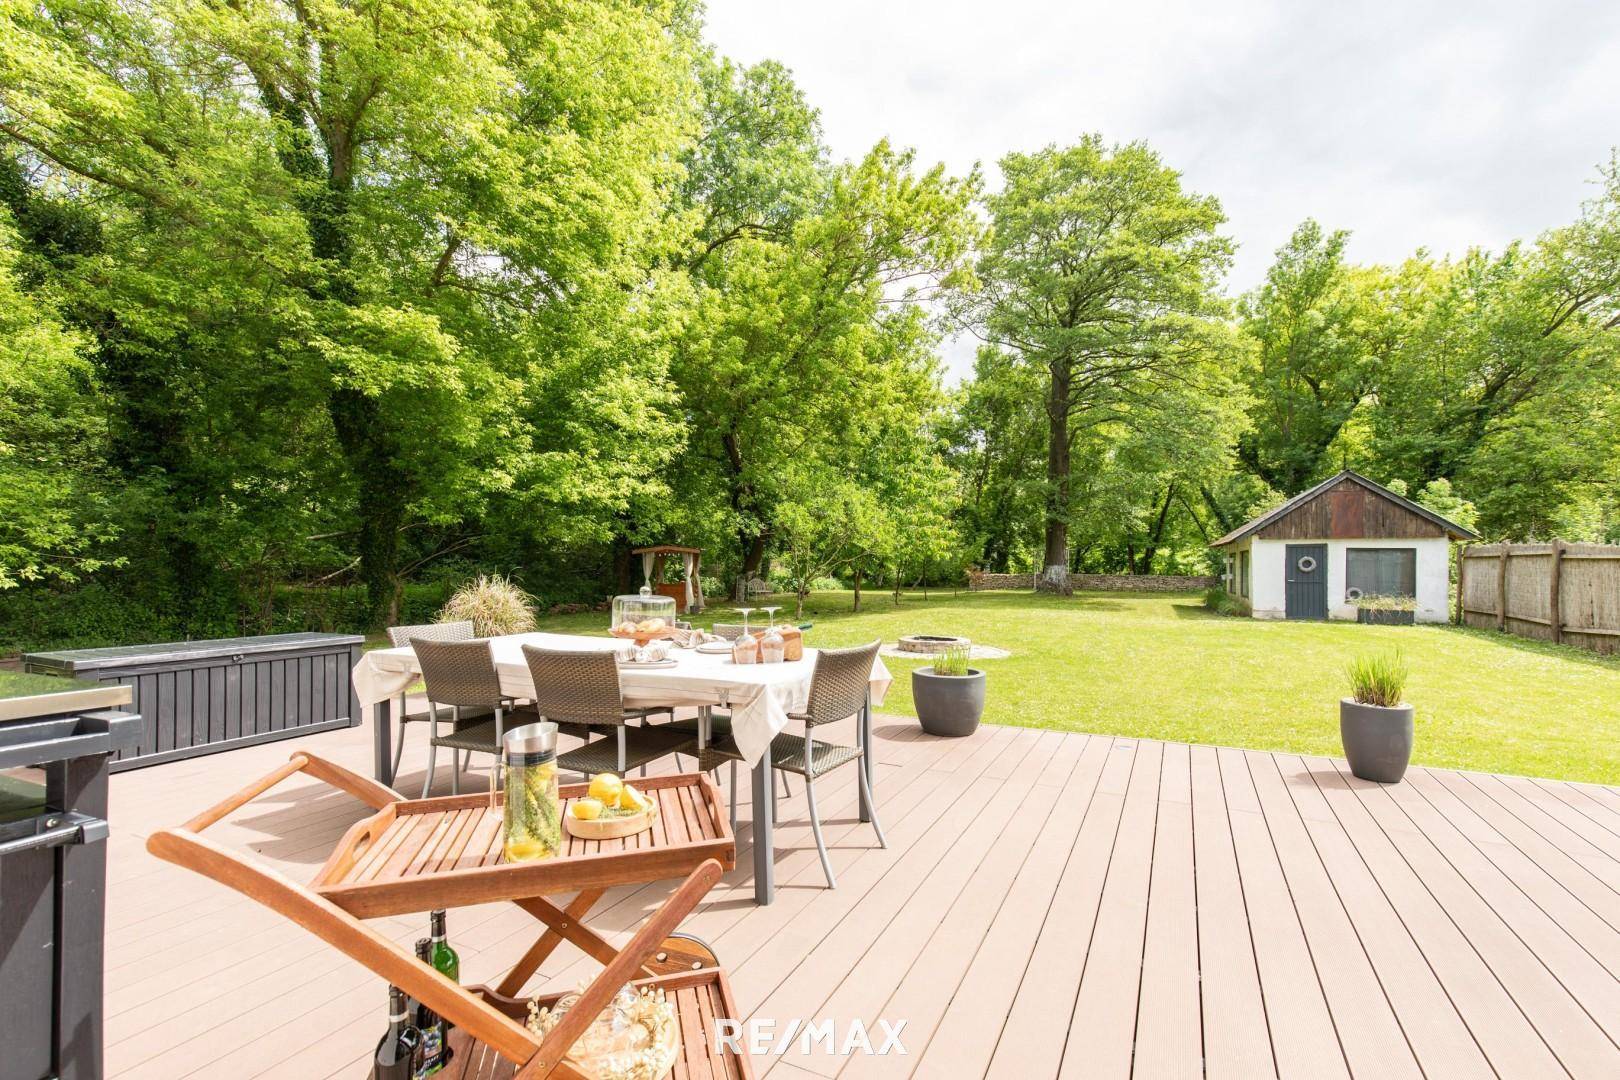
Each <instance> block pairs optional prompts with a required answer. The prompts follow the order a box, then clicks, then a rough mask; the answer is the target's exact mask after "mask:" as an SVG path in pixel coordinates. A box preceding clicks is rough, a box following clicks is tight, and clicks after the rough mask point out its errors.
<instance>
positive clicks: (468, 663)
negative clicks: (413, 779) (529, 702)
mask: <svg viewBox="0 0 1620 1080" xmlns="http://www.w3.org/2000/svg"><path fill="white" fill-rule="evenodd" d="M411 648H412V649H414V650H415V651H416V660H417V663H418V664H419V665H420V666H421V668H422V681H423V682H424V683H426V684H427V699H428V717H429V719H428V722H429V723H430V724H431V725H432V728H431V730H432V732H433V735H432V737H431V738H430V739H429V740H428V767H427V778H426V779H424V780H423V781H422V798H424V799H425V798H427V795H428V790H429V789H430V788H431V787H432V786H433V770H434V764H435V761H434V759H435V757H436V754H437V751H438V748H439V747H441V746H443V747H446V748H447V749H449V750H451V751H452V752H453V756H452V758H451V770H450V790H451V792H452V793H454V794H457V795H459V794H461V757H460V754H459V753H454V752H456V751H466V752H467V755H468V760H469V762H470V761H471V756H472V755H473V754H494V755H495V756H496V757H497V759H498V758H499V756H500V752H501V737H502V736H503V735H504V734H505V733H506V726H507V724H508V723H511V724H513V725H517V724H526V723H530V722H532V721H533V720H535V719H537V717H536V716H535V711H534V708H533V706H517V705H514V704H513V702H512V699H511V698H510V697H508V696H507V695H506V694H505V693H503V692H502V690H501V678H500V676H499V675H497V674H496V673H495V658H494V655H493V654H492V653H491V652H490V650H489V642H488V641H432V640H430V639H428V638H416V639H414V640H413V641H412V642H411ZM441 705H447V706H449V707H450V718H451V730H450V732H449V733H448V734H441V733H440V728H439V707H440V706H441ZM474 710H483V711H484V712H489V713H493V714H494V715H493V716H492V717H490V718H489V719H477V720H474V719H471V717H470V716H469V715H468V714H470V713H471V712H472V711H474Z"/></svg>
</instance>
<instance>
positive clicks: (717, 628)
mask: <svg viewBox="0 0 1620 1080" xmlns="http://www.w3.org/2000/svg"><path fill="white" fill-rule="evenodd" d="M709 632H710V633H711V634H713V635H714V636H715V637H723V638H725V639H726V640H727V641H736V640H737V639H738V638H740V637H742V634H743V625H742V623H737V622H717V623H715V624H714V626H713V627H711V628H710V630H709Z"/></svg>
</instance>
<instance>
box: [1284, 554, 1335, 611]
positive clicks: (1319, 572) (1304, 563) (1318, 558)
mask: <svg viewBox="0 0 1620 1080" xmlns="http://www.w3.org/2000/svg"><path fill="white" fill-rule="evenodd" d="M1286 562H1287V565H1286V566H1285V567H1284V571H1285V572H1286V574H1287V575H1288V577H1287V580H1288V589H1287V592H1286V602H1287V613H1288V617H1289V618H1290V619H1325V618H1327V545H1326V544H1289V545H1288V552H1287V556H1286Z"/></svg>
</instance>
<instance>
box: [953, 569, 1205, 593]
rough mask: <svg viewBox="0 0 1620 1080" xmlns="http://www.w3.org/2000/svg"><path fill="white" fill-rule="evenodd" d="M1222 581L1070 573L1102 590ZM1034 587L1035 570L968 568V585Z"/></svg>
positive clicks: (1075, 581) (1078, 582)
mask: <svg viewBox="0 0 1620 1080" xmlns="http://www.w3.org/2000/svg"><path fill="white" fill-rule="evenodd" d="M1220 583H1221V579H1220V578H1218V577H1215V576H1213V575H1202V576H1192V575H1181V574H1070V575H1069V585H1070V586H1071V587H1072V588H1075V589H1094V590H1097V591H1101V592H1198V591H1200V590H1203V589H1208V588H1212V587H1214V586H1216V585H1219V584H1220ZM1034 588H1035V575H1033V574H991V573H986V572H984V571H980V570H970V571H968V589H969V590H971V591H973V592H980V591H982V590H985V589H1023V590H1025V591H1026V592H1027V591H1030V590H1032V589H1034Z"/></svg>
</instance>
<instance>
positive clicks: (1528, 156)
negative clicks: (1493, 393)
mask: <svg viewBox="0 0 1620 1080" xmlns="http://www.w3.org/2000/svg"><path fill="white" fill-rule="evenodd" d="M708 10H709V16H708V22H709V36H710V39H711V40H712V41H713V42H714V43H715V44H716V46H717V47H718V48H719V49H720V50H721V51H722V52H724V53H726V54H727V55H730V56H732V57H735V58H736V59H738V60H741V61H744V62H748V63H752V62H755V61H758V60H761V59H765V58H767V57H769V58H774V59H778V60H781V61H782V62H784V63H785V64H787V65H788V66H789V67H790V68H792V69H793V71H794V73H795V76H796V78H797V79H798V81H799V83H800V85H801V86H803V87H804V89H805V92H806V93H807V95H808V96H809V98H810V100H811V102H812V103H813V104H815V105H816V106H818V107H819V108H820V109H821V111H822V120H823V124H824V127H825V130H826V135H827V139H828V141H829V142H830V143H831V145H832V147H833V150H834V152H835V153H836V154H838V155H839V156H843V157H853V156H856V155H859V154H861V153H863V152H864V151H865V150H866V149H867V148H868V147H869V146H871V144H872V143H874V142H875V141H877V140H878V139H879V138H882V137H885V136H887V137H889V138H890V139H892V140H893V141H894V142H895V143H897V144H899V145H903V146H914V147H916V148H917V150H918V152H919V155H920V156H921V157H922V158H923V159H924V160H938V161H944V162H945V163H946V164H947V166H949V167H950V168H952V169H954V170H957V171H965V170H966V169H968V168H969V167H971V166H972V165H973V164H974V163H975V162H982V163H983V164H984V165H985V166H986V173H987V177H988V179H989V182H990V183H992V184H994V183H996V182H997V173H996V171H995V169H994V168H993V164H994V162H995V160H996V159H997V158H999V157H1000V156H1001V155H1002V154H1004V153H1006V152H1007V151H1009V150H1028V149H1033V148H1035V147H1039V146H1042V145H1045V144H1047V143H1052V142H1057V143H1063V142H1069V141H1072V140H1073V139H1075V138H1076V137H1078V136H1079V135H1080V134H1082V133H1084V132H1087V131H1100V132H1102V133H1103V135H1104V136H1105V137H1107V138H1109V139H1111V140H1116V141H1128V140H1134V139H1143V140H1146V141H1147V142H1148V143H1149V144H1151V145H1152V146H1153V147H1155V148H1156V149H1157V150H1159V151H1160V153H1161V154H1163V156H1164V158H1165V159H1166V161H1168V162H1169V163H1170V164H1171V165H1172V166H1174V167H1175V168H1177V169H1180V170H1181V171H1182V172H1183V174H1184V176H1185V181H1186V183H1187V184H1188V186H1189V187H1191V188H1193V189H1195V190H1198V191H1202V192H1207V193H1210V194H1213V195H1215V196H1216V197H1218V198H1219V199H1220V200H1221V202H1222V205H1223V206H1224V207H1225V208H1226V212H1227V215H1228V217H1229V219H1230V222H1229V225H1228V231H1229V232H1230V233H1231V235H1232V236H1233V237H1234V238H1235V239H1236V240H1237V241H1238V244H1239V252H1238V256H1237V259H1236V261H1235V263H1234V266H1233V270H1232V274H1231V277H1230V279H1229V282H1228V288H1229V291H1239V290H1242V289H1246V288H1249V287H1251V286H1253V285H1254V284H1256V283H1257V282H1258V281H1259V280H1260V279H1261V277H1262V276H1263V275H1264V273H1265V269H1266V267H1267V266H1268V265H1269V264H1270V262H1271V257H1272V253H1273V252H1274V251H1275V249H1276V248H1277V247H1278V246H1279V245H1280V244H1282V243H1283V241H1285V240H1286V239H1287V237H1288V234H1289V233H1290V232H1291V231H1292V230H1293V228H1294V226H1295V225H1296V224H1298V222H1299V221H1300V220H1301V219H1303V218H1305V217H1315V218H1317V219H1318V220H1320V221H1321V222H1322V223H1323V224H1324V225H1327V226H1329V227H1332V228H1345V229H1349V230H1350V231H1351V233H1352V240H1351V245H1350V256H1351V258H1353V259H1356V260H1359V261H1365V262H1373V261H1380V262H1393V261H1398V260H1400V259H1402V258H1404V257H1406V256H1407V255H1409V254H1411V253H1412V252H1413V251H1415V250H1417V249H1418V248H1420V247H1422V248H1427V249H1429V250H1430V251H1433V252H1435V253H1452V254H1460V253H1461V252H1462V251H1464V250H1466V249H1467V248H1468V247H1470V246H1476V245H1477V246H1485V247H1492V248H1499V247H1501V246H1502V245H1503V244H1505V243H1507V242H1508V241H1510V240H1512V239H1515V238H1529V237H1533V236H1535V235H1536V234H1537V233H1539V232H1541V231H1542V230H1544V229H1547V228H1550V227H1553V226H1556V225H1560V224H1563V223H1566V222H1568V221H1570V220H1572V219H1573V218H1574V216H1575V214H1576V212H1577V210H1578V208H1579V204H1580V202H1581V200H1582V199H1584V198H1587V197H1589V195H1590V194H1591V185H1590V181H1592V179H1593V178H1594V177H1595V175H1596V166H1597V165H1598V164H1599V163H1600V162H1603V161H1606V160H1607V159H1608V157H1609V153H1610V148H1611V147H1612V146H1614V145H1615V144H1616V143H1620V5H1617V4H1614V3H1612V2H1606V3H1586V2H1581V3H1569V2H1565V3H1539V4H1530V3H1523V2H1522V0H1519V2H1512V3H1504V2H1499V0H1492V2H1481V3H1466V4H1465V3H1456V4H1439V3H1427V4H1425V3H1413V2H1408V3H1340V4H1336V5H1321V4H1301V3H1297V2H1266V0H1228V2H1226V3H1221V4H1211V3H1208V2H1203V3H1196V2H1190V0H1175V2H1157V3H1138V4H1119V3H1114V2H1111V3H1107V4H1099V3H1090V2H1087V3H1040V2H1035V0H1000V2H998V3H995V4H984V3H966V2H962V0H939V2H937V3H931V4H903V3H893V2H889V3H884V2H882V0H862V2H858V3H857V2H849V0H823V2H820V3H816V4H781V3H765V2H761V0H709V5H708ZM949 359H950V363H951V366H952V367H953V368H954V369H957V370H960V369H961V368H962V366H963V364H964V361H965V362H967V363H970V362H971V348H960V347H958V348H953V349H951V350H949Z"/></svg>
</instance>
